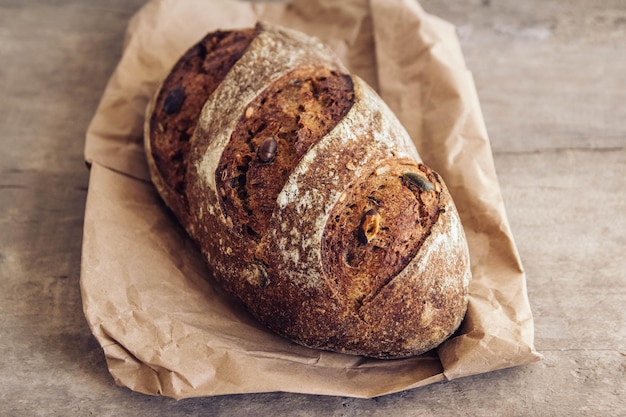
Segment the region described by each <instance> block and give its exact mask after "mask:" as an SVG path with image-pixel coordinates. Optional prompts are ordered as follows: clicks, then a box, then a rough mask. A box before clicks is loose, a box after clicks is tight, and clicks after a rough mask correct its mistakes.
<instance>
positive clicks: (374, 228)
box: [357, 209, 380, 245]
mask: <svg viewBox="0 0 626 417" xmlns="http://www.w3.org/2000/svg"><path fill="white" fill-rule="evenodd" d="M379 229H380V214H379V213H378V211H376V210H374V209H371V210H368V211H367V212H366V213H365V214H364V215H363V218H362V219H361V223H360V224H359V229H358V232H357V234H358V237H359V241H360V242H361V243H363V244H364V245H367V244H368V243H370V242H371V241H372V239H373V238H374V236H376V234H377V233H378V230H379Z"/></svg>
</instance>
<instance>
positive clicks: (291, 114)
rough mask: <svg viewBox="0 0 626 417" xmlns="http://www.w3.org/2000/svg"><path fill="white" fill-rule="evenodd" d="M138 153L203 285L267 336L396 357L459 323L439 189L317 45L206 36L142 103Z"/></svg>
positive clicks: (393, 127)
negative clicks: (208, 282)
mask: <svg viewBox="0 0 626 417" xmlns="http://www.w3.org/2000/svg"><path fill="white" fill-rule="evenodd" d="M145 147H146V154H147V160H148V165H149V167H150V172H151V177H152V180H153V182H154V184H155V186H156V189H157V190H158V192H159V193H160V195H161V196H162V198H163V200H164V201H165V203H166V205H167V206H168V207H169V208H170V209H171V210H172V212H173V213H174V215H175V216H176V217H177V218H178V220H179V221H180V223H181V224H182V226H183V227H184V228H185V230H186V231H187V232H188V233H189V235H190V236H191V237H192V238H193V240H195V241H196V242H197V244H198V246H199V248H200V250H201V251H202V253H203V255H204V256H205V257H206V260H207V262H208V264H209V266H210V268H211V270H212V273H213V275H214V278H215V279H216V281H217V282H219V283H220V285H222V286H223V288H224V289H225V290H226V291H227V292H228V293H230V294H231V295H232V296H233V297H234V298H235V299H237V300H239V301H240V302H241V303H242V304H243V305H244V306H245V308H247V309H248V310H249V312H250V313H251V314H252V315H253V316H254V317H256V318H257V319H258V320H259V321H260V322H262V323H263V324H264V325H266V326H267V327H268V328H270V329H271V330H273V331H274V332H276V333H278V334H280V335H282V336H284V337H286V338H288V339H290V340H292V341H294V342H296V343H299V344H302V345H305V346H308V347H312V348H318V349H324V350H330V351H336V352H344V353H350V354H358V355H364V356H370V357H377V358H402V357H408V356H413V355H417V354H420V353H423V352H425V351H427V350H429V349H432V348H434V347H436V346H438V345H439V344H440V343H441V342H442V341H444V340H445V339H446V338H448V337H449V336H450V335H452V334H453V333H454V332H455V331H456V329H457V328H458V327H459V325H460V323H461V321H462V319H463V317H464V314H465V311H466V306H467V294H468V285H469V281H470V277H471V274H470V268H469V255H468V250H467V244H466V241H465V235H464V232H463V229H462V226H461V223H460V220H459V216H458V213H457V211H456V209H455V206H454V204H453V202H452V199H451V197H450V195H449V193H448V190H447V189H446V186H445V184H444V182H443V180H442V179H441V177H440V176H439V175H438V174H437V173H436V172H435V171H433V170H432V169H430V168H428V167H427V166H425V165H424V164H422V163H421V161H420V157H419V155H418V153H417V151H416V149H415V147H414V145H413V143H412V142H411V139H410V138H409V136H408V134H407V133H406V131H405V129H404V128H403V127H402V126H401V125H400V123H399V122H398V120H397V119H396V118H395V116H394V115H393V114H392V113H391V111H390V110H389V108H388V107H387V106H386V105H385V104H384V102H383V101H382V100H381V98H380V97H379V96H378V95H377V94H376V93H375V92H374V91H373V90H372V89H371V88H370V87H369V86H368V85H366V84H365V82H364V81H362V80H361V79H360V78H358V77H357V76H354V75H351V74H349V72H348V71H347V70H346V68H345V67H344V66H343V65H342V63H341V62H339V60H338V59H337V58H336V57H335V55H334V54H333V53H332V52H331V51H330V50H329V49H328V48H326V47H325V46H324V45H322V44H321V43H320V41H319V40H317V39H315V38H311V37H308V36H306V35H304V34H301V33H299V32H295V31H292V30H287V29H284V28H280V27H275V26H271V25H266V24H257V25H256V27H254V28H250V29H242V30H232V31H218V32H213V33H210V34H208V35H207V36H206V37H204V38H203V39H202V40H201V41H200V42H198V43H197V44H196V45H194V46H193V47H192V48H191V49H189V50H188V51H187V52H186V53H185V54H184V55H183V56H182V57H181V58H180V59H179V60H178V62H177V63H176V64H175V65H174V67H173V68H172V70H171V72H170V73H169V74H168V75H167V77H166V78H165V79H164V80H163V82H162V84H161V85H160V87H159V89H158V91H157V92H156V94H155V96H154V98H153V99H152V101H151V103H150V105H149V106H148V111H147V118H146V127H145Z"/></svg>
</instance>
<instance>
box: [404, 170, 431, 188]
mask: <svg viewBox="0 0 626 417" xmlns="http://www.w3.org/2000/svg"><path fill="white" fill-rule="evenodd" d="M403 177H404V179H405V180H406V181H407V182H408V183H409V184H410V185H414V186H416V187H417V188H419V189H420V190H422V191H433V190H434V189H435V186H434V185H433V184H432V183H431V182H430V181H428V179H427V178H426V177H425V176H423V175H420V174H416V173H415V172H407V173H405V174H404V175H403Z"/></svg>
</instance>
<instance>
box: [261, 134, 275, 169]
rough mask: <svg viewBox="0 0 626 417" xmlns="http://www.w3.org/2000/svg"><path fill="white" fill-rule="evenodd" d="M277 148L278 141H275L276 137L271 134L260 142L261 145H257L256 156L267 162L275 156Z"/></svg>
mask: <svg viewBox="0 0 626 417" xmlns="http://www.w3.org/2000/svg"><path fill="white" fill-rule="evenodd" d="M277 150H278V142H276V138H275V137H274V135H272V136H270V137H268V138H265V139H264V140H263V142H261V146H259V150H258V151H257V157H258V158H259V161H261V162H263V163H265V164H268V163H270V162H272V161H273V160H274V158H276V151H277Z"/></svg>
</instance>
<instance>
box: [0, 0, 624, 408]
mask: <svg viewBox="0 0 626 417" xmlns="http://www.w3.org/2000/svg"><path fill="white" fill-rule="evenodd" d="M142 2H143V1H142V0H132V1H130V0H109V1H104V0H100V1H98V0H89V1H86V0H54V1H50V0H47V1H44V0H0V60H1V65H0V93H1V96H2V100H0V128H1V133H0V141H1V142H0V143H1V145H2V146H1V149H2V151H1V152H0V415H1V416H36V415H58V416H65V417H72V416H87V415H94V416H166V415H167V416H179V415H180V416H183V415H185V416H194V415H214V416H241V415H247V416H248V415H249V416H264V415H295V416H317V415H320V416H321V415H324V416H357V415H359V416H370V415H381V416H396V415H398V416H401V415H402V416H403V415H407V416H431V415H432V416H492V415H502V416H625V415H626V313H625V311H626V308H625V306H626V279H625V275H626V273H625V271H626V260H625V259H626V257H625V256H624V255H625V254H626V250H625V249H626V233H625V232H626V220H625V217H626V216H625V214H626V193H625V191H624V190H625V189H626V149H625V145H626V2H625V1H623V0H605V1H602V2H600V1H597V2H594V1H586V0H568V1H566V0H527V1H524V2H523V1H517V0H423V1H422V2H421V4H422V6H423V7H424V8H425V9H426V10H427V11H429V12H431V13H433V14H436V15H438V16H440V17H442V18H444V19H446V20H449V21H451V22H453V23H454V24H456V25H457V27H458V32H459V36H460V39H461V42H462V46H463V50H464V53H465V57H466V60H467V63H468V66H469V68H470V69H471V70H472V72H473V74H474V77H475V81H476V85H477V89H478V94H479V97H480V100H481V103H482V108H483V112H484V116H485V120H486V123H487V128H488V131H489V134H490V138H491V140H492V146H493V153H494V159H495V163H496V167H497V171H498V175H499V180H500V184H501V187H502V193H503V196H504V200H505V203H506V207H507V211H508V215H509V220H510V223H511V227H512V230H513V233H514V236H515V239H516V243H517V245H518V248H519V252H520V254H521V257H522V261H523V263H524V266H525V270H526V272H527V279H528V293H529V297H530V303H531V307H532V309H533V313H534V317H535V328H536V339H535V342H536V347H537V349H538V351H539V352H540V353H541V354H543V355H544V360H543V361H541V362H539V363H536V364H532V365H528V366H523V367H518V368H512V369H507V370H502V371H498V372H493V373H489V374H483V375H479V376H474V377H467V378H462V379H460V380H455V381H451V382H446V383H438V384H434V385H430V386H427V387H424V388H420V389H415V390H411V391H406V392H402V393H398V394H394V395H389V396H384V397H380V398H376V399H372V400H364V399H352V398H341V397H321V396H312V395H296V394H285V393H269V394H254V395H235V396H221V397H214V398H201V399H190V400H182V401H174V400H171V399H168V398H160V397H149V396H146V395H142V394H138V393H135V392H132V391H130V390H128V389H126V388H120V387H117V386H116V385H114V383H113V380H112V378H111V377H110V375H109V373H108V371H107V369H106V364H105V361H104V358H103V355H102V351H101V349H100V347H99V345H98V344H97V343H96V341H95V339H94V338H93V337H92V335H91V334H90V332H89V329H88V328H87V325H86V322H85V319H84V316H83V313H82V306H81V298H80V291H79V271H80V251H81V236H82V221H83V214H84V203H85V197H86V194H87V182H88V171H87V169H86V168H85V165H84V163H83V145H84V132H85V130H86V128H87V124H88V122H89V120H90V118H91V117H92V115H93V113H94V111H95V108H96V105H97V103H98V100H99V97H100V95H101V94H102V91H103V89H104V86H105V83H106V81H107V79H108V77H109V76H110V74H111V72H112V70H113V68H114V66H115V65H116V61H117V60H118V58H119V56H120V52H121V46H122V41H123V35H124V30H125V27H126V24H127V22H128V19H129V18H130V16H131V15H132V14H133V13H134V12H135V11H136V10H137V9H138V8H139V7H140V6H141V4H142Z"/></svg>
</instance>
